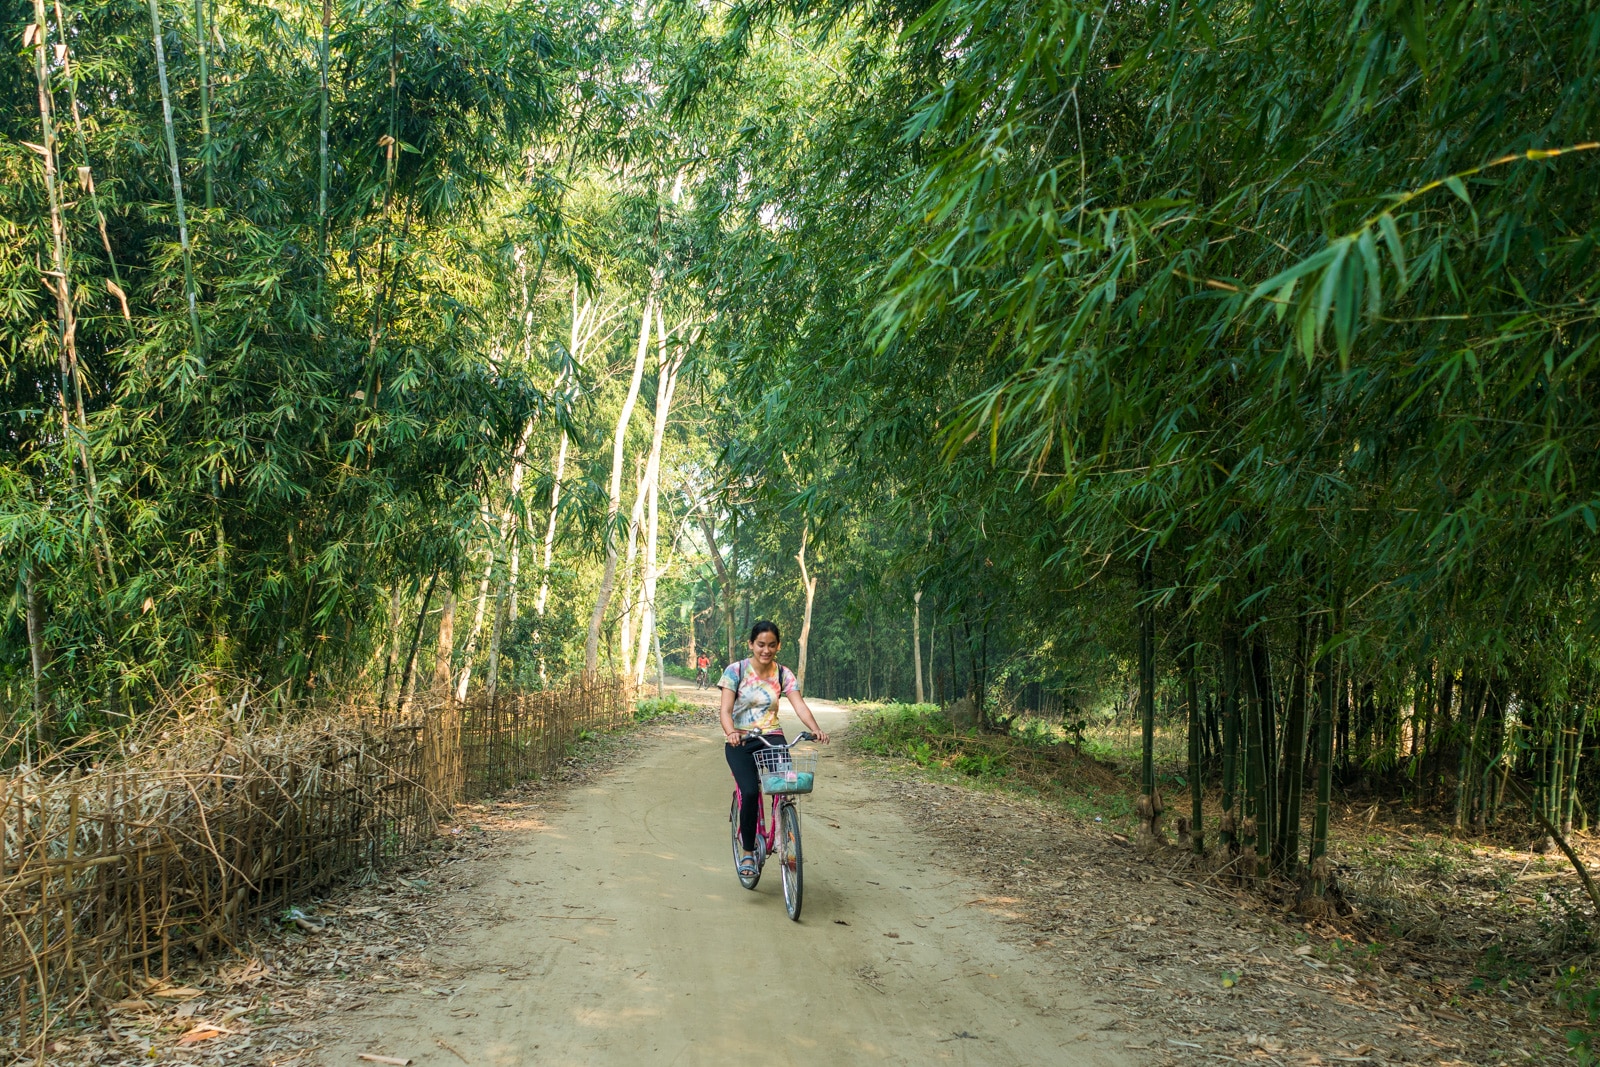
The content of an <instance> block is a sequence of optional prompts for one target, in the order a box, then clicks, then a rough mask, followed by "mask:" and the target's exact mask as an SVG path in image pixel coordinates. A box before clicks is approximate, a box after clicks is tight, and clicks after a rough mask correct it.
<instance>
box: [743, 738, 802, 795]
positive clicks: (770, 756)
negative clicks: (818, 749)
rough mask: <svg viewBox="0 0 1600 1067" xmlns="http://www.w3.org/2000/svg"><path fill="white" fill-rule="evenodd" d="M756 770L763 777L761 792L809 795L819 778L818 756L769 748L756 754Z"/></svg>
mask: <svg viewBox="0 0 1600 1067" xmlns="http://www.w3.org/2000/svg"><path fill="white" fill-rule="evenodd" d="M756 769H757V770H758V771H759V772H760V776H761V791H762V792H763V793H766V794H768V795H773V794H778V793H809V792H811V787H812V785H813V784H814V783H815V782H816V778H817V754H816V753H815V752H794V751H791V750H789V749H786V748H768V749H763V750H761V751H759V752H757V753H756Z"/></svg>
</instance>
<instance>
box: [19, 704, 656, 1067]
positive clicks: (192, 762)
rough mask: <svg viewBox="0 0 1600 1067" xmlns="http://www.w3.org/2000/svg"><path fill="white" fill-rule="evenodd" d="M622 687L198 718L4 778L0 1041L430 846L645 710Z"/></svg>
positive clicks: (155, 979) (161, 973) (148, 982)
mask: <svg viewBox="0 0 1600 1067" xmlns="http://www.w3.org/2000/svg"><path fill="white" fill-rule="evenodd" d="M630 714H631V709H630V694H629V692H628V691H627V689H626V687H625V686H622V685H620V684H617V683H600V684H592V685H582V684H579V685H574V686H572V687H570V688H568V689H564V690H556V691H549V692H542V693H531V694H508V695H505V696H504V698H503V699H501V700H500V701H498V702H497V703H496V704H495V706H493V707H489V706H485V705H483V704H467V705H464V706H463V705H454V704H451V703H449V702H445V701H435V702H433V703H432V704H431V705H430V706H428V707H425V708H423V709H420V710H418V711H417V712H416V713H414V714H409V715H406V716H404V717H401V716H395V715H388V716H380V715H377V714H374V713H372V712H371V711H370V710H369V709H361V708H351V707H344V708H339V709H336V710H333V711H324V712H322V713H316V712H309V713H304V714H302V715H301V716H299V717H298V718H294V719H290V720H286V721H280V722H278V723H275V724H272V725H270V726H268V727H266V728H263V729H252V728H251V721H250V716H247V715H244V714H243V709H240V713H239V714H234V715H225V716H222V717H220V718H219V717H217V716H214V715H191V716H189V717H187V718H185V719H182V720H180V721H177V722H175V723H173V724H172V725H170V726H169V727H167V728H166V730H165V733H164V734H163V735H160V736H157V737H154V738H150V739H148V740H147V742H146V743H145V744H135V745H130V746H129V750H128V751H126V753H125V757H124V758H120V759H117V760H115V761H107V762H106V763H104V764H102V765H99V766H93V767H89V768H87V769H86V768H82V767H77V766H71V765H69V764H61V763H58V764H55V765H52V766H47V767H44V768H40V767H34V768H26V767H25V768H20V769H18V770H16V771H14V772H12V773H11V774H9V775H8V776H6V777H5V778H4V779H0V924H3V925H4V927H5V928H6V932H5V936H4V937H0V1036H3V1037H4V1039H5V1040H6V1041H7V1043H10V1044H14V1045H15V1046H16V1047H19V1048H24V1047H35V1048H36V1049H37V1050H40V1051H41V1052H42V1050H43V1048H44V1046H45V1043H46V1041H47V1039H48V1036H49V1035H50V1033H51V1031H52V1028H53V1027H55V1026H56V1025H57V1024H58V1023H60V1022H62V1021H63V1020H66V1019H69V1018H72V1017H75V1016H77V1015H80V1014H82V1013H83V1012H84V1011H85V1010H87V1009H89V1008H91V1007H93V1006H95V1005H98V1004H102V1003H105V1002H107V1001H114V1000H116V999H117V998H119V997H125V996H126V995H128V994H129V993H130V992H132V991H138V990H142V989H147V988H151V987H152V985H153V984H154V985H159V984H160V983H162V982H163V981H164V980H165V979H166V978H167V977H168V976H169V975H170V974H171V973H172V970H173V968H174V966H175V965H176V964H177V963H179V962H180V961H181V960H184V959H187V958H189V957H191V956H195V955H198V956H200V957H202V958H203V957H206V956H210V955H215V954H218V953H223V952H226V951H228V950H230V949H231V948H232V947H233V946H234V945H235V944H237V943H239V942H240V941H241V940H243V939H245V938H246V937H247V936H248V932H249V930H250V929H251V928H252V927H253V926H256V925H259V923H260V922H261V921H262V920H263V919H267V918H277V917H280V916H281V914H282V913H283V912H284V911H285V910H286V909H287V908H288V907H289V906H290V905H291V904H292V903H293V902H294V901H295V900H296V899H303V897H304V894H306V893H307V892H309V891H311V890H314V889H316V888H317V887H320V886H325V885H327V884H329V883H331V882H333V881H336V880H338V879H342V878H348V877H351V876H353V875H357V874H360V873H362V872H366V871H372V870H375V869H376V868H378V867H380V866H381V865H382V864H383V863H384V862H385V861H387V860H390V859H392V858H394V857H397V856H401V855H404V854H406V853H408V852H410V851H412V850H414V849H416V848H418V847H419V846H420V845H422V844H423V843H424V842H426V841H428V840H430V839H431V838H432V835H433V832H434V828H435V824H436V822H437V819H438V817H439V816H440V815H441V814H442V813H443V812H445V811H448V810H449V808H450V806H451V805H453V804H454V803H456V802H457V801H459V800H461V799H465V798H470V797H478V796H482V795H485V794H487V793H489V792H493V791H495V790H498V789H501V788H504V787H505V786H507V785H510V784H512V783H513V782H516V781H519V780H524V779H527V778H531V777H534V776H536V775H538V774H541V773H548V772H549V771H550V770H552V769H553V768H554V767H555V766H556V765H557V764H558V763H559V761H560V759H561V757H562V755H563V754H564V752H565V750H566V747H567V745H568V744H569V743H570V741H571V740H572V739H573V738H575V737H577V736H578V735H579V734H580V733H581V732H582V731H585V730H603V729H609V728H611V727H612V726H615V725H617V724H619V723H621V722H623V721H627V720H628V718H629V717H630Z"/></svg>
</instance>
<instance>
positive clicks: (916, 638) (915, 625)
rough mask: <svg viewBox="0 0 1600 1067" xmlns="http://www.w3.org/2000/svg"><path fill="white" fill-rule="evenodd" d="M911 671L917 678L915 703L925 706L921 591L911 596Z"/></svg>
mask: <svg viewBox="0 0 1600 1067" xmlns="http://www.w3.org/2000/svg"><path fill="white" fill-rule="evenodd" d="M911 670H912V673H914V674H915V675H916V676H917V703H918V704H925V703H927V701H926V700H924V699H923V697H924V695H925V694H924V692H923V689H922V590H920V589H918V590H917V591H916V592H915V593H913V594H911Z"/></svg>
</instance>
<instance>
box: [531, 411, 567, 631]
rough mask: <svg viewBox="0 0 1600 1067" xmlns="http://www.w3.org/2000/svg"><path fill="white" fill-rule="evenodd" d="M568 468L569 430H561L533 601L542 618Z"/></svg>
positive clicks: (537, 612) (548, 588)
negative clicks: (562, 479) (537, 593)
mask: <svg viewBox="0 0 1600 1067" xmlns="http://www.w3.org/2000/svg"><path fill="white" fill-rule="evenodd" d="M566 470H567V431H566V430H562V431H561V444H560V445H559V446H558V447H557V448H556V461H555V466H554V471H553V477H552V478H551V480H550V520H549V522H548V523H546V525H545V531H544V566H543V567H542V568H541V570H540V571H539V595H538V597H537V598H536V599H535V600H534V602H533V610H534V613H535V614H536V615H538V616H539V617H540V618H541V619H542V618H544V605H545V601H546V600H548V599H549V597H550V564H551V562H552V561H553V559H554V558H555V550H556V513H557V509H559V508H560V506H561V478H562V475H564V474H565V473H566Z"/></svg>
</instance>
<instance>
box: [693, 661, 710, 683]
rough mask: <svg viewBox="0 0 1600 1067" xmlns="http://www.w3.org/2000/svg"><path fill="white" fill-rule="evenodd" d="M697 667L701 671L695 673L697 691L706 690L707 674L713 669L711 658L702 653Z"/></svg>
mask: <svg viewBox="0 0 1600 1067" xmlns="http://www.w3.org/2000/svg"><path fill="white" fill-rule="evenodd" d="M695 666H696V667H698V668H699V670H697V671H696V672H695V676H694V687H695V688H696V689H704V688H705V687H706V672H707V671H708V670H710V669H711V657H709V656H707V655H706V654H705V653H704V652H702V653H700V660H699V662H698V663H696V664H695Z"/></svg>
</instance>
